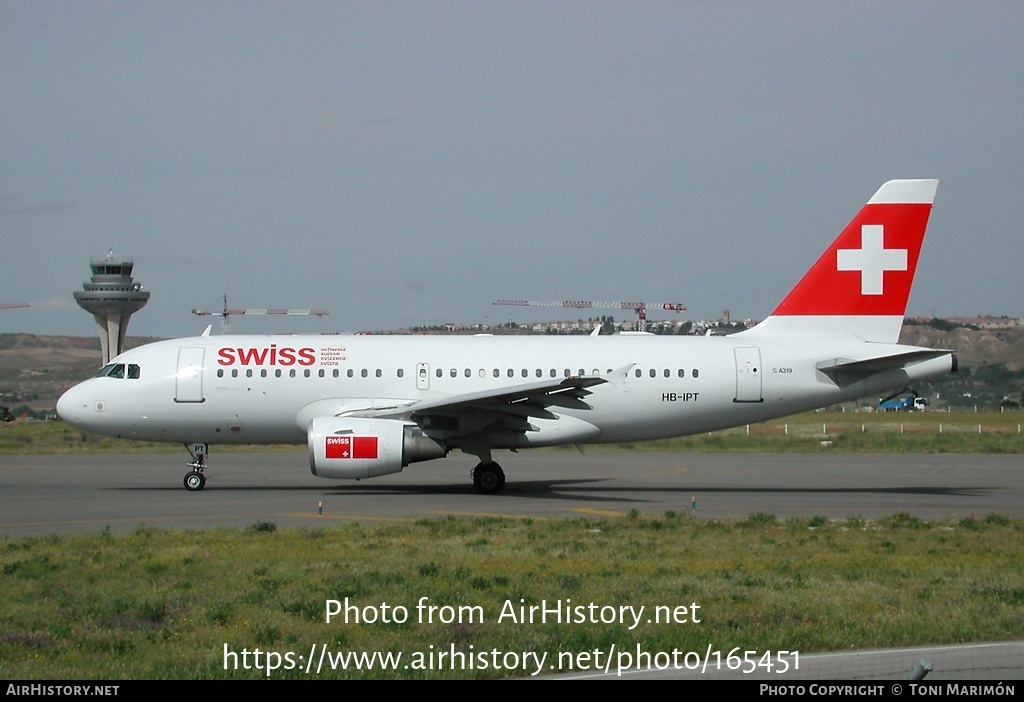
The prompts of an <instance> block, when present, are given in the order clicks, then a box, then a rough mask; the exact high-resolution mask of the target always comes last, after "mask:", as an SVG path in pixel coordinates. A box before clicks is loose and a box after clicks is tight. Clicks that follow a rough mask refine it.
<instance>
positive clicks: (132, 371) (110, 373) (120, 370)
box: [93, 363, 142, 380]
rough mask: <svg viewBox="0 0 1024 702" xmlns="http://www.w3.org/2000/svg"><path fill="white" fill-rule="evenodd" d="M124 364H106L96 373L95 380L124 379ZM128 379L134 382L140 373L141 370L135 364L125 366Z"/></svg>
mask: <svg viewBox="0 0 1024 702" xmlns="http://www.w3.org/2000/svg"><path fill="white" fill-rule="evenodd" d="M125 368H126V366H125V364H123V363H108V364H107V365H105V366H103V367H102V368H100V369H99V371H97V373H96V375H95V376H93V377H95V378H124V377H125ZM127 370H128V376H127V377H128V379H129V380H136V379H138V377H139V376H140V375H141V373H142V369H141V368H140V367H139V365H138V364H137V363H129V364H128V366H127Z"/></svg>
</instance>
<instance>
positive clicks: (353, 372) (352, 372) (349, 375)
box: [347, 368, 355, 378]
mask: <svg viewBox="0 0 1024 702" xmlns="http://www.w3.org/2000/svg"><path fill="white" fill-rule="evenodd" d="M347 375H348V377H349V378H351V377H353V376H354V375H355V370H354V369H352V368H349V369H348V373H347Z"/></svg>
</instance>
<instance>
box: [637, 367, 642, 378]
mask: <svg viewBox="0 0 1024 702" xmlns="http://www.w3.org/2000/svg"><path fill="white" fill-rule="evenodd" d="M641 375H643V371H641V370H640V369H639V368H637V369H636V377H637V378H639V377H640V376H641Z"/></svg>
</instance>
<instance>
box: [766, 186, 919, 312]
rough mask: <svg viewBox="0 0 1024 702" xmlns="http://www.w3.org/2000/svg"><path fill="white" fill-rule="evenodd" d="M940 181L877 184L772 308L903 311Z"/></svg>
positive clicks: (784, 309) (905, 308) (827, 310)
mask: <svg viewBox="0 0 1024 702" xmlns="http://www.w3.org/2000/svg"><path fill="white" fill-rule="evenodd" d="M938 184H939V181H937V180H890V181H889V182H888V183H886V184H885V185H883V186H882V187H881V188H879V190H878V192H877V193H875V196H874V197H872V198H871V199H870V200H869V201H868V203H867V204H866V205H864V208H863V209H862V210H861V211H860V212H859V213H858V214H857V216H856V217H854V218H853V221H852V222H850V224H848V225H847V227H846V229H844V230H843V233H842V234H840V235H839V238H837V239H836V240H835V241H834V242H832V246H830V247H829V248H828V250H827V251H826V252H825V253H824V254H823V255H822V257H821V258H819V259H818V262H817V263H815V264H814V266H813V267H812V268H811V270H809V271H808V272H807V275H805V276H804V277H803V279H802V280H801V281H800V282H799V283H797V286H796V287H795V288H793V291H792V292H791V293H789V295H787V296H786V299H785V300H783V301H782V304H780V305H779V306H778V307H777V308H776V310H775V312H773V313H772V314H773V315H899V316H901V317H902V316H903V314H904V313H905V312H906V311H907V300H908V299H909V297H910V285H911V283H913V282H914V271H915V270H916V269H917V258H918V256H919V255H920V253H921V242H923V241H924V232H925V227H926V226H927V225H928V215H929V214H930V213H931V209H932V202H933V201H934V199H935V189H936V187H937V186H938Z"/></svg>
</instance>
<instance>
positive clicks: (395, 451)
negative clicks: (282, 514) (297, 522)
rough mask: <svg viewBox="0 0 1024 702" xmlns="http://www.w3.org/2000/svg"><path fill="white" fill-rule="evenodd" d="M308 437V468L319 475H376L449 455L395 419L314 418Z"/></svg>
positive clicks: (440, 445) (412, 426)
mask: <svg viewBox="0 0 1024 702" xmlns="http://www.w3.org/2000/svg"><path fill="white" fill-rule="evenodd" d="M307 437H308V442H309V468H310V470H311V471H312V473H313V475H315V476H317V477H320V478H331V479H336V478H344V479H351V480H361V479H362V478H376V477H377V476H380V475H388V474H389V473H398V472H401V470H402V468H404V467H405V466H407V465H409V464H410V463H416V462H417V461H429V460H431V459H434V458H443V457H444V456H446V455H447V454H448V448H447V447H446V446H445V445H444V444H443V443H442V442H439V441H436V440H434V439H431V438H430V437H429V436H426V435H425V434H424V433H423V431H422V430H421V429H420V428H419V427H418V426H416V425H415V424H406V423H405V422H400V421H398V420H394V419H363V418H360V417H317V418H316V419H314V420H313V421H312V422H310V424H309V431H308V434H307Z"/></svg>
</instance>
